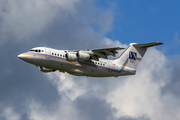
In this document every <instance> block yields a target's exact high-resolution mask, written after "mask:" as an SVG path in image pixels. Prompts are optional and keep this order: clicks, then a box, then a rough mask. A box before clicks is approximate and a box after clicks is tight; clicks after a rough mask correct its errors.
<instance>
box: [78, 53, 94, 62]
mask: <svg viewBox="0 0 180 120" xmlns="http://www.w3.org/2000/svg"><path fill="white" fill-rule="evenodd" d="M77 57H78V59H79V60H89V59H90V57H91V56H90V55H89V54H87V53H82V52H78V53H77Z"/></svg>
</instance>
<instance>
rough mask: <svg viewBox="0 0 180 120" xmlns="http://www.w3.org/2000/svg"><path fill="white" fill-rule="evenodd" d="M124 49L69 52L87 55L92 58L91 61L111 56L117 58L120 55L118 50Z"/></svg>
mask: <svg viewBox="0 0 180 120" xmlns="http://www.w3.org/2000/svg"><path fill="white" fill-rule="evenodd" d="M122 49H124V48H121V47H114V48H104V49H91V50H74V51H68V52H78V53H86V54H89V55H90V56H91V59H94V60H99V58H105V59H107V57H108V56H109V55H112V56H114V57H115V56H116V54H117V53H118V52H117V50H122Z"/></svg>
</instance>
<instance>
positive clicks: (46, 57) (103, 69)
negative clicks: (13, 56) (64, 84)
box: [18, 47, 136, 77]
mask: <svg viewBox="0 0 180 120" xmlns="http://www.w3.org/2000/svg"><path fill="white" fill-rule="evenodd" d="M67 52H68V50H67V51H66V50H57V49H52V48H47V47H37V48H36V51H28V52H26V53H22V54H20V55H19V56H18V57H19V58H21V59H22V60H24V61H26V62H28V63H31V64H34V65H36V66H40V67H41V68H45V69H48V70H49V71H50V72H51V71H55V70H59V71H60V72H67V73H69V74H72V75H77V76H90V77H112V76H114V77H118V76H122V75H134V74H135V72H136V71H134V70H131V69H130V68H128V67H126V65H127V63H128V59H127V60H126V62H124V63H123V64H118V63H115V61H114V60H108V59H101V58H100V59H99V60H98V61H96V60H92V59H90V60H77V61H68V60H67V59H66V56H65V55H66V53H67ZM44 72H46V71H44Z"/></svg>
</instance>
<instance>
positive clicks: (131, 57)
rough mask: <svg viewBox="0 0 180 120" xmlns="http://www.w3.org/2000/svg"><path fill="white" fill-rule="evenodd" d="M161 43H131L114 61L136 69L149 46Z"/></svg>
mask: <svg viewBox="0 0 180 120" xmlns="http://www.w3.org/2000/svg"><path fill="white" fill-rule="evenodd" d="M160 44H162V43H160V42H153V43H142V44H137V43H131V44H129V46H128V47H127V48H126V49H125V51H124V52H123V53H122V54H121V55H120V56H119V57H118V58H117V59H115V60H114V61H115V62H116V63H118V64H121V65H126V67H128V68H132V69H134V70H136V69H137V67H138V65H139V63H140V62H141V60H142V58H143V56H144V54H145V52H146V50H147V48H148V47H152V46H156V45H160Z"/></svg>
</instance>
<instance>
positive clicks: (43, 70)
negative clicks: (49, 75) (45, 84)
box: [39, 67, 56, 72]
mask: <svg viewBox="0 0 180 120" xmlns="http://www.w3.org/2000/svg"><path fill="white" fill-rule="evenodd" d="M39 69H40V71H41V72H54V71H56V70H54V69H50V68H45V67H39Z"/></svg>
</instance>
